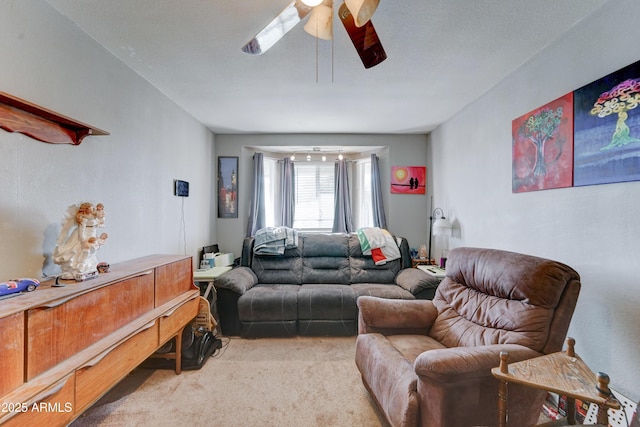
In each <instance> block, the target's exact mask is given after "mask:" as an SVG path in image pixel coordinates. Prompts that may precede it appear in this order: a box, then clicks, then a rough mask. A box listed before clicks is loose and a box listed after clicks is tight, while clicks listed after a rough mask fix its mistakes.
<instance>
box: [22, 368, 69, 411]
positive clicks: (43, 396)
mask: <svg viewBox="0 0 640 427" xmlns="http://www.w3.org/2000/svg"><path fill="white" fill-rule="evenodd" d="M71 377H72V375H69V376H67V378H65V379H63V380H62V381H60V382H58V383H57V384H56V385H55V386H54V387H53V388H51V389H49V390H45V391H44V392H42V394H39V395H37V396H36V397H34V398H33V400H31V401H29V407H31V406H33V405H34V404H36V403H39V402H41V401H43V400H45V399H48V398H50V397H52V396H54V395H56V394H58V393H59V392H60V390H62V389H63V388H64V386H65V385H67V382H69V380H70V379H71Z"/></svg>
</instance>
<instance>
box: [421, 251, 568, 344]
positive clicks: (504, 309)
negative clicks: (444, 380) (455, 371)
mask: <svg viewBox="0 0 640 427" xmlns="http://www.w3.org/2000/svg"><path fill="white" fill-rule="evenodd" d="M579 292H580V276H579V275H578V273H577V272H576V271H575V270H573V269H572V268H571V267H569V266H567V265H565V264H562V263H559V262H556V261H552V260H548V259H544V258H539V257H535V256H531V255H525V254H519V253H515V252H507V251H501V250H497V249H479V248H456V249H453V250H451V251H450V253H449V259H448V260H447V277H446V278H445V279H444V280H443V281H442V282H441V283H440V286H438V289H437V291H436V295H435V297H434V299H433V303H434V305H435V306H436V308H437V310H438V318H437V319H436V321H435V323H434V325H433V327H432V328H431V331H430V335H431V336H432V337H433V338H434V339H436V340H438V341H439V342H441V343H442V344H444V345H445V346H447V347H461V346H462V347H469V346H478V345H490V344H520V345H524V346H526V347H529V348H531V349H533V350H536V351H539V352H541V353H551V352H555V351H560V350H561V349H562V345H563V341H564V339H565V337H566V334H567V330H568V328H569V323H570V320H571V317H572V316H573V311H574V309H575V305H576V302H577V299H578V294H579Z"/></svg>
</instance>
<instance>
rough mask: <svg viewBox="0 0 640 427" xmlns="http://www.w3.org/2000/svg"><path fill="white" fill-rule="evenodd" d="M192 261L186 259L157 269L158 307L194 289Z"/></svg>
mask: <svg viewBox="0 0 640 427" xmlns="http://www.w3.org/2000/svg"><path fill="white" fill-rule="evenodd" d="M194 286H195V285H194V284H193V267H192V265H191V259H190V258H186V259H183V260H180V261H176V262H172V263H169V264H165V265H162V266H160V267H157V268H156V307H160V306H161V305H162V304H164V303H166V302H169V301H171V300H172V299H174V298H175V297H177V296H178V295H180V294H183V293H185V292H187V291H188V290H189V289H193V288H194Z"/></svg>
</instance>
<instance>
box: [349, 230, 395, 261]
mask: <svg viewBox="0 0 640 427" xmlns="http://www.w3.org/2000/svg"><path fill="white" fill-rule="evenodd" d="M356 234H357V235H358V240H359V241H360V249H361V250H362V253H363V254H364V255H371V257H372V258H373V262H374V263H375V264H376V265H383V264H386V263H387V262H389V261H393V260H394V259H398V258H400V249H399V248H398V244H397V243H396V241H395V240H394V238H393V236H392V235H391V233H389V231H387V230H385V229H383V228H379V227H363V228H359V229H358V230H357V231H356Z"/></svg>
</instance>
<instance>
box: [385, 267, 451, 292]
mask: <svg viewBox="0 0 640 427" xmlns="http://www.w3.org/2000/svg"><path fill="white" fill-rule="evenodd" d="M395 281H396V285H398V286H400V287H401V288H403V289H405V290H407V291H409V292H411V293H412V294H413V295H416V294H418V292H420V291H422V290H424V289H434V288H437V287H438V284H439V283H440V280H439V279H438V278H436V277H435V276H432V275H430V274H427V273H425V272H424V271H422V270H420V269H419V268H405V269H403V270H400V272H399V273H398V275H397V276H396V280H395Z"/></svg>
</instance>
